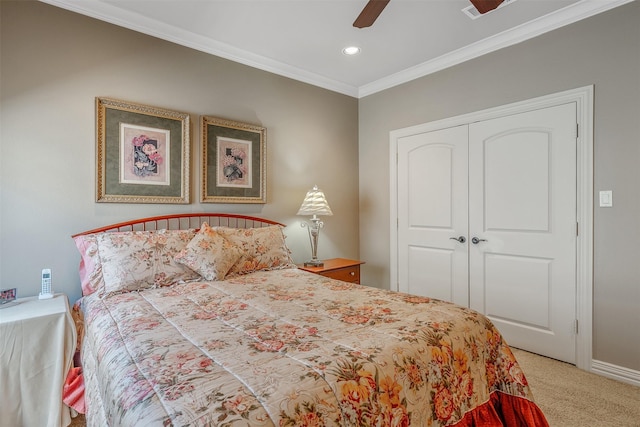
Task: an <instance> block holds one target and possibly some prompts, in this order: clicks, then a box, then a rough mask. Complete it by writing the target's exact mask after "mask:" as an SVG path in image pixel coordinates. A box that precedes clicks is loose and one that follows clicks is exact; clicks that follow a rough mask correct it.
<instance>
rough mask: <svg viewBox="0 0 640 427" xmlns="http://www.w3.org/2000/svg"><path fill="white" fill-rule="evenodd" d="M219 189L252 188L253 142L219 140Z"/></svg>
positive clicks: (228, 139) (229, 139)
mask: <svg viewBox="0 0 640 427" xmlns="http://www.w3.org/2000/svg"><path fill="white" fill-rule="evenodd" d="M217 142H218V162H219V167H218V176H217V182H216V185H217V186H218V187H241V188H251V141H243V140H239V139H232V138H218V141H217Z"/></svg>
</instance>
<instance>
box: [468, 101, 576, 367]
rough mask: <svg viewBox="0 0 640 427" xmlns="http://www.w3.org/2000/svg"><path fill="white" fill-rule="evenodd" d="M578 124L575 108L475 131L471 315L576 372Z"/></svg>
mask: <svg viewBox="0 0 640 427" xmlns="http://www.w3.org/2000/svg"><path fill="white" fill-rule="evenodd" d="M576 123H577V120H576V105H575V103H569V104H564V105H559V106H555V107H550V108H545V109H541V110H536V111H531V112H527V113H521V114H516V115H512V116H506V117H501V118H497V119H493V120H487V121H482V122H477V123H473V124H471V125H469V158H470V161H469V176H470V180H469V223H470V226H469V228H470V235H469V239H470V240H471V242H470V244H469V279H470V282H469V284H470V307H471V308H473V309H475V310H477V311H480V312H482V313H483V314H485V315H487V316H488V317H489V318H490V319H491V320H492V322H494V324H495V325H496V326H497V327H498V329H499V330H500V331H501V333H502V334H503V335H504V337H505V338H506V340H507V342H508V343H509V345H512V346H514V347H518V348H522V349H525V350H530V351H533V352H536V353H539V354H543V355H546V356H549V357H553V358H556V359H559V360H564V361H567V362H570V363H575V339H576V333H575V319H576V227H577V225H576V224H577V223H576V139H577V135H576V132H577V131H576ZM474 239H477V240H474Z"/></svg>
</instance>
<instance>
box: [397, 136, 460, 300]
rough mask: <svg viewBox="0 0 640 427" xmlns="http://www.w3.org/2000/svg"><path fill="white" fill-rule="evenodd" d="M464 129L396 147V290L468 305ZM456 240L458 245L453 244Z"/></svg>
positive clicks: (413, 138) (410, 138)
mask: <svg viewBox="0 0 640 427" xmlns="http://www.w3.org/2000/svg"><path fill="white" fill-rule="evenodd" d="M467 141H468V127H467V126H459V127H453V128H449V129H443V130H439V131H435V132H428V133H422V134H418V135H412V136H408V137H404V138H401V140H399V142H398V153H397V154H398V205H397V206H398V290H399V291H401V292H407V293H411V294H414V295H423V296H430V297H433V298H438V299H442V300H446V301H452V302H455V303H458V304H461V305H464V306H468V304H469V286H468V285H469V283H468V280H469V276H468V260H467V258H468V253H467V242H466V241H467V234H468V221H467V215H468V197H467V193H468V188H467V186H468V143H467ZM455 239H459V240H455Z"/></svg>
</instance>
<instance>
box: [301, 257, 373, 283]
mask: <svg viewBox="0 0 640 427" xmlns="http://www.w3.org/2000/svg"><path fill="white" fill-rule="evenodd" d="M323 262H324V266H322V267H305V266H304V265H298V268H300V269H301V270H304V271H308V272H310V273H316V274H319V275H321V276H324V277H330V278H332V279H337V280H342V281H343V282H351V283H358V284H360V265H361V264H364V261H356V260H353V259H345V258H332V259H326V260H324V261H323Z"/></svg>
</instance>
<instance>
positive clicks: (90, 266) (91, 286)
mask: <svg viewBox="0 0 640 427" xmlns="http://www.w3.org/2000/svg"><path fill="white" fill-rule="evenodd" d="M73 241H74V242H75V244H76V247H77V248H78V251H79V252H80V267H79V273H80V287H81V288H82V295H84V296H86V295H90V294H92V293H94V292H96V291H97V290H99V289H101V288H102V287H103V286H104V280H103V278H102V262H101V261H100V253H99V252H98V242H97V240H96V235H95V234H87V235H83V236H76V237H74V238H73Z"/></svg>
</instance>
